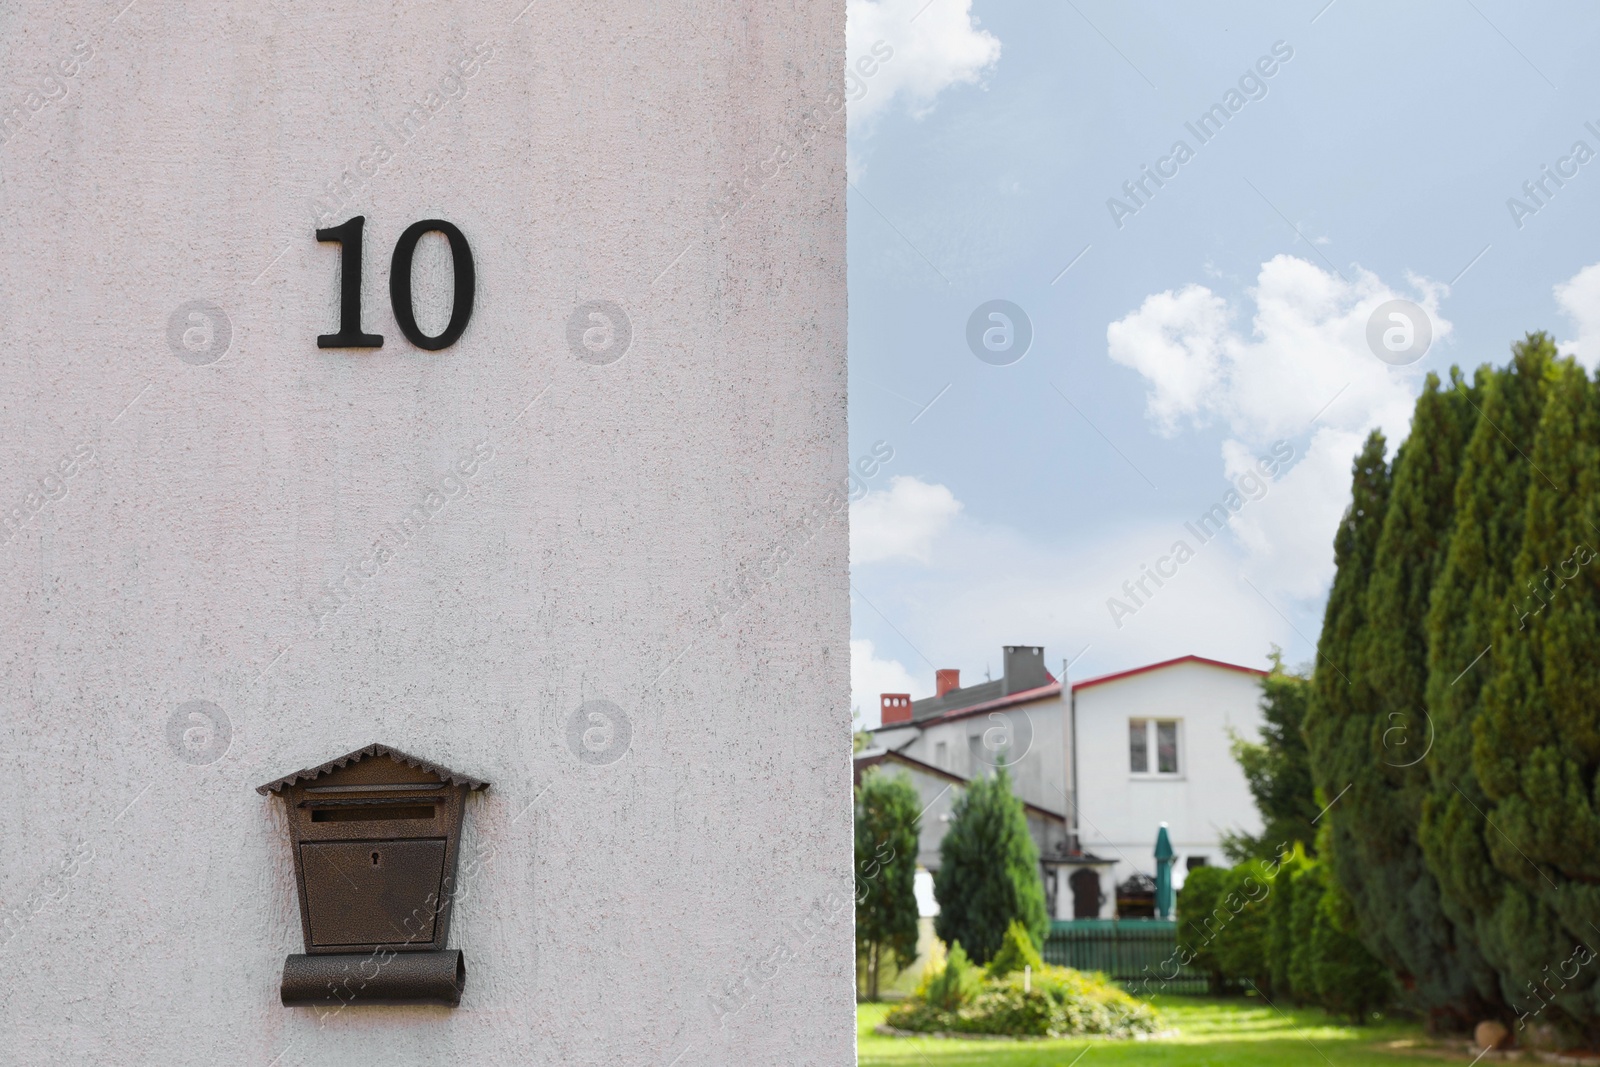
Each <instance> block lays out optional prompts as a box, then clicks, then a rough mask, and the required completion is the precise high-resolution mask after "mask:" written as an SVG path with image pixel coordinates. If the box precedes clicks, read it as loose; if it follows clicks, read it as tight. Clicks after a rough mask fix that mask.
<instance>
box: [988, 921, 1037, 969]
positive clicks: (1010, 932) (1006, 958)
mask: <svg viewBox="0 0 1600 1067" xmlns="http://www.w3.org/2000/svg"><path fill="white" fill-rule="evenodd" d="M1023 967H1032V968H1033V970H1034V973H1035V974H1037V973H1038V972H1040V971H1042V970H1044V957H1043V956H1041V955H1039V950H1038V949H1036V948H1034V947H1033V938H1032V937H1030V936H1028V928H1027V927H1025V926H1023V925H1022V924H1021V923H1019V922H1017V920H1015V919H1012V920H1011V925H1010V926H1008V927H1006V936H1005V940H1004V941H1002V942H1001V943H1000V951H999V952H996V953H995V954H994V959H992V960H990V961H989V977H990V978H1004V977H1005V976H1006V975H1008V974H1010V973H1011V972H1012V971H1020V970H1022V968H1023Z"/></svg>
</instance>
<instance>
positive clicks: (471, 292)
mask: <svg viewBox="0 0 1600 1067" xmlns="http://www.w3.org/2000/svg"><path fill="white" fill-rule="evenodd" d="M366 224H367V217H366V216H365V215H357V216H356V217H355V218H353V219H349V220H348V221H345V222H341V223H340V224H339V225H337V226H329V227H327V228H326V229H322V230H318V231H317V240H319V241H337V242H338V243H339V257H340V258H339V332H338V333H325V334H322V335H320V336H319V337H318V338H317V347H318V348H382V347H383V335H382V334H376V333H363V332H362V330H361V231H362V229H363V228H364V227H365V226H366ZM433 231H438V232H439V233H442V234H444V236H445V239H446V240H447V241H449V242H450V260H451V262H452V264H454V266H455V276H456V293H455V301H454V303H453V304H452V306H451V308H450V322H449V323H448V324H447V325H446V326H445V328H444V332H443V333H441V334H439V335H438V336H437V337H429V336H428V335H427V334H425V333H423V332H422V330H421V329H419V328H418V326H417V314H416V308H415V307H414V306H413V304H412V302H411V257H412V256H413V255H414V254H415V253H416V251H417V242H418V241H420V240H421V239H422V235H423V234H425V233H430V232H433ZM477 289H478V275H477V271H476V270H475V269H474V268H473V265H472V249H471V248H470V247H469V246H468V245H467V239H466V237H465V236H464V235H463V234H462V232H461V231H460V230H459V229H457V228H456V226H455V225H454V224H453V223H449V222H446V221H444V220H443V219H423V220H422V221H421V222H413V223H412V224H411V225H410V226H407V227H406V232H405V233H402V234H401V235H400V240H398V241H396V242H395V243H394V258H393V259H391V260H390V261H389V304H390V306H391V307H392V308H393V309H394V320H395V322H397V323H398V324H399V325H400V332H401V333H403V334H405V335H406V340H408V341H410V342H411V343H412V344H414V345H416V346H417V347H418V348H422V349H426V350H427V351H429V352H437V351H439V349H441V348H449V347H450V346H451V345H453V344H455V343H456V341H457V340H459V339H460V337H461V335H462V334H463V333H464V332H466V329H467V320H468V319H470V318H472V300H473V297H474V296H476V295H477Z"/></svg>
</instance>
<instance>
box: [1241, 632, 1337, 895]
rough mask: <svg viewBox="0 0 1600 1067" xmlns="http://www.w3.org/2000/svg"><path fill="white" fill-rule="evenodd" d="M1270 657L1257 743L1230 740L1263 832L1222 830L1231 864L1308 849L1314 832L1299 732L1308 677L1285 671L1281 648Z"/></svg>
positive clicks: (1308, 777) (1302, 738)
mask: <svg viewBox="0 0 1600 1067" xmlns="http://www.w3.org/2000/svg"><path fill="white" fill-rule="evenodd" d="M1270 655H1271V659H1272V670H1271V671H1269V672H1268V673H1267V676H1266V677H1265V678H1263V679H1261V720H1262V722H1261V740H1260V741H1248V740H1246V739H1244V738H1242V737H1237V736H1236V737H1235V738H1234V739H1233V758H1234V759H1235V760H1237V761H1238V763H1239V766H1240V768H1241V769H1242V770H1243V771H1244V778H1245V781H1246V782H1247V783H1249V786H1250V795H1251V796H1252V797H1254V798H1255V802H1256V810H1257V811H1259V812H1260V813H1261V822H1262V824H1263V825H1264V827H1265V829H1263V830H1262V832H1261V833H1260V834H1247V833H1232V832H1229V831H1224V832H1223V835H1222V850H1223V851H1224V852H1225V853H1227V855H1228V859H1229V860H1230V861H1231V862H1233V863H1241V862H1243V861H1244V860H1247V859H1258V860H1270V859H1273V858H1274V857H1277V856H1279V855H1281V854H1282V853H1283V852H1284V851H1286V850H1288V849H1292V848H1293V847H1294V845H1295V843H1296V842H1299V843H1300V844H1302V845H1304V846H1305V847H1307V848H1311V847H1312V842H1313V841H1314V840H1315V838H1316V833H1317V831H1316V827H1314V826H1312V825H1311V820H1312V819H1314V818H1316V817H1317V807H1318V805H1317V800H1316V795H1315V791H1314V787H1313V786H1312V784H1311V759H1310V757H1309V756H1308V755H1307V754H1306V739H1305V734H1304V733H1303V730H1302V728H1303V726H1304V724H1305V717H1306V701H1307V700H1308V699H1309V697H1310V694H1311V679H1310V677H1309V676H1308V675H1306V674H1304V673H1301V672H1297V671H1291V670H1287V669H1286V668H1285V667H1284V665H1283V651H1282V649H1279V648H1277V647H1276V646H1274V647H1273V649H1272V652H1271V653H1270Z"/></svg>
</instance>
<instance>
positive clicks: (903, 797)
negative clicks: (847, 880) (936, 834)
mask: <svg viewBox="0 0 1600 1067" xmlns="http://www.w3.org/2000/svg"><path fill="white" fill-rule="evenodd" d="M921 823H922V801H921V799H920V798H919V797H918V796H917V790H916V787H914V786H913V785H912V784H911V783H910V782H908V781H907V780H906V779H905V778H904V777H901V776H899V775H894V776H890V775H887V774H884V773H883V772H882V771H881V770H879V769H878V768H876V767H874V768H871V769H869V770H868V771H867V773H866V774H865V775H864V776H863V777H862V779H861V785H860V786H859V787H857V789H856V955H857V956H859V957H860V958H861V959H862V962H863V963H864V964H865V967H866V972H867V999H868V1000H877V999H878V985H879V981H880V980H881V979H882V977H883V972H884V969H885V967H892V968H893V969H894V970H896V971H899V970H902V969H904V968H905V967H908V966H910V965H911V964H912V963H914V962H915V961H916V958H917V918H918V911H917V896H916V890H915V886H916V877H917V835H918V832H919V831H920V829H921Z"/></svg>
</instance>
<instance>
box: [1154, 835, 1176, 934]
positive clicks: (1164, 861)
mask: <svg viewBox="0 0 1600 1067" xmlns="http://www.w3.org/2000/svg"><path fill="white" fill-rule="evenodd" d="M1172 857H1173V853H1172V842H1171V841H1170V840H1169V839H1168V838H1167V824H1166V823H1162V824H1161V831H1160V832H1159V833H1158V834H1156V918H1158V919H1170V918H1171V917H1172Z"/></svg>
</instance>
